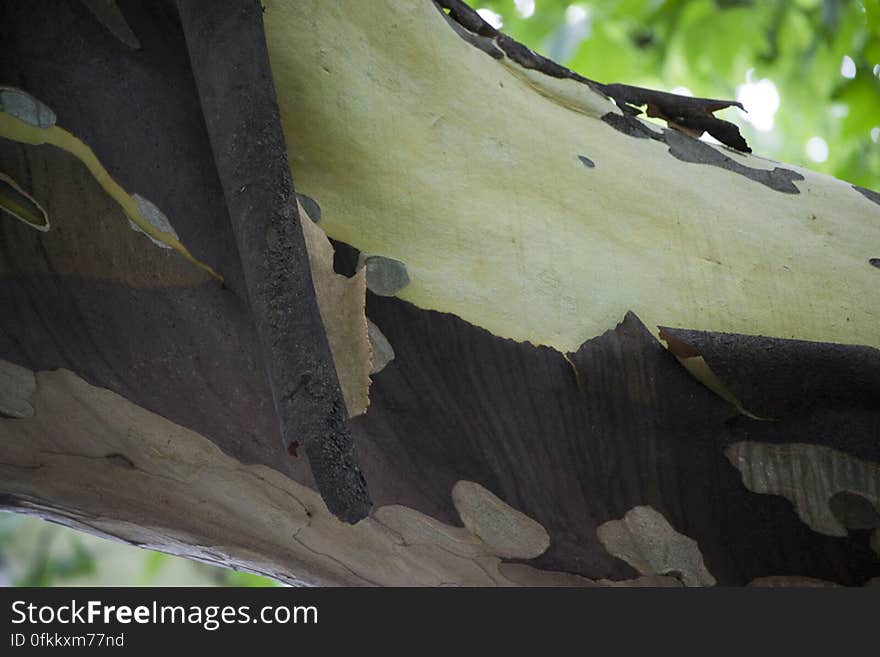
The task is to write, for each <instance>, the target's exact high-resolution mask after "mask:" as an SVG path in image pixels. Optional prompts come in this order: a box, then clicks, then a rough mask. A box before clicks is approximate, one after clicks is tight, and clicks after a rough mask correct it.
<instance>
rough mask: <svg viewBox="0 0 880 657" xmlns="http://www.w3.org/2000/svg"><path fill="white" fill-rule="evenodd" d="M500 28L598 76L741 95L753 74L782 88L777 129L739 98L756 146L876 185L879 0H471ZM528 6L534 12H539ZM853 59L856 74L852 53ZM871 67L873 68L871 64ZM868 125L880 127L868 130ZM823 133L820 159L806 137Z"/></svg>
mask: <svg viewBox="0 0 880 657" xmlns="http://www.w3.org/2000/svg"><path fill="white" fill-rule="evenodd" d="M471 4H472V6H474V7H476V8H485V9H489V10H491V11H493V12H495V13H496V14H497V15H498V16H499V17H500V19H501V20H502V21H503V28H502V29H503V30H504V31H505V32H506V33H508V34H509V35H510V36H512V37H513V38H515V39H517V40H519V41H522V42H523V43H525V44H526V45H528V46H529V47H531V48H532V49H534V50H536V51H538V52H540V53H541V54H543V55H546V56H548V57H551V58H553V59H555V60H556V61H559V62H560V63H562V64H565V65H567V66H568V67H570V68H572V69H573V70H575V71H577V72H578V73H580V74H582V75H584V76H586V77H588V78H591V79H593V80H597V81H599V82H606V83H607V82H623V83H626V84H633V85H637V86H644V87H651V88H655V89H663V90H666V91H671V90H673V89H675V88H677V87H686V88H687V89H689V90H690V91H691V92H692V93H693V95H695V96H703V97H709V98H735V97H736V95H737V88H738V87H739V86H740V85H743V84H744V83H745V82H746V80H747V76H748V77H749V79H750V80H751V81H753V82H757V81H760V80H762V79H765V78H766V79H769V80H771V81H772V82H773V84H774V85H775V86H776V89H777V91H778V94H779V99H780V104H779V109H778V111H777V112H776V114H775V116H774V122H773V129H772V130H769V131H759V130H756V129H755V128H754V127H753V126H751V125H750V124H749V123H747V121H746V115H745V114H742V113H741V112H740V111H739V110H736V109H731V110H727V112H726V114H727V116H726V117H725V118H728V119H729V120H732V121H734V122H736V123H738V124H739V125H741V126H743V133H744V134H745V136H746V139H747V140H748V141H749V143H750V145H751V146H752V148H753V150H754V151H755V153H757V154H759V155H763V156H765V157H769V158H772V159H775V160H781V161H784V162H789V163H792V164H798V165H801V166H804V167H807V168H810V169H813V170H815V171H821V172H824V173H829V174H831V175H834V176H836V177H838V178H841V179H843V180H847V181H850V182H853V183H856V184H859V185H863V186H865V187H868V188H872V189H880V144H878V143H877V142H878V140H880V77H878V73H880V0H860V1H856V0H578V1H575V2H572V1H570V0H471ZM532 12H533V13H532ZM845 56H846V57H849V58H851V60H852V63H854V64H855V72H854V75H853V77H845V76H844V75H843V73H842V70H843V71H844V72H847V73H848V74H852V73H853V71H852V69H851V66H850V65H849V63H848V64H847V67H846V68H848V69H849V70H846V68H843V69H842V65H843V61H844V57H845ZM875 67H876V68H875ZM872 130H873V131H874V134H873V138H872ZM814 137H820V138H821V139H823V140H824V141H825V142H826V143H827V144H828V156H827V160H825V161H824V162H819V161H816V160H814V159H810V158H809V157H808V155H807V151H806V145H807V142H808V141H809V140H810V139H811V138H814Z"/></svg>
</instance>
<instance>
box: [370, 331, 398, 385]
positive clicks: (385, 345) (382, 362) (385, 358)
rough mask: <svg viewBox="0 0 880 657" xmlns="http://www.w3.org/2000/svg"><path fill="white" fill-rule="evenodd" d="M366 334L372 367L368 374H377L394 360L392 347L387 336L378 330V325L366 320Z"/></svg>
mask: <svg viewBox="0 0 880 657" xmlns="http://www.w3.org/2000/svg"><path fill="white" fill-rule="evenodd" d="M367 336H368V337H369V338H370V347H371V348H372V350H373V367H372V368H371V369H370V374H378V373H379V372H381V371H382V370H384V369H385V367H386V366H387V365H388V363H390V362H391V361H392V360H394V348H393V347H392V346H391V343H390V342H388V338H386V337H385V335H384V334H383V333H382V331H380V330H379V327H378V326H376V325H375V324H373V322H371V321H370V320H369V319H368V320H367Z"/></svg>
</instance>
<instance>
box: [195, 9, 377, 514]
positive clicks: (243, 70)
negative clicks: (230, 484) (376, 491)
mask: <svg viewBox="0 0 880 657" xmlns="http://www.w3.org/2000/svg"><path fill="white" fill-rule="evenodd" d="M178 10H179V13H180V18H181V22H182V24H183V30H184V34H185V36H186V42H187V47H188V50H189V54H190V61H191V63H192V69H193V73H194V76H195V79H196V86H197V88H198V91H199V97H200V100H201V106H202V111H203V113H204V117H205V123H206V125H207V128H208V135H209V137H210V141H211V146H212V150H213V152H214V161H215V164H216V166H217V170H218V173H219V175H220V182H221V185H222V187H223V192H224V196H225V199H226V204H227V207H228V209H229V216H230V219H231V221H232V225H233V232H234V233H235V238H236V242H237V244H238V252H239V255H240V258H241V263H242V269H243V271H244V278H245V285H246V288H247V294H248V298H249V301H250V306H251V311H252V314H253V316H254V321H255V324H256V327H257V332H258V335H259V337H260V343H261V346H262V351H263V355H264V358H265V362H266V366H267V368H268V375H269V381H270V386H271V388H272V394H273V397H274V400H275V406H276V410H277V414H278V420H279V423H280V425H281V435H282V440H283V441H284V445H285V447H287V446H289V445H290V443H291V442H293V441H295V440H300V441H302V442H304V444H305V449H306V454H307V455H308V458H309V463H310V465H311V468H312V474H313V475H314V478H315V482H316V484H317V486H318V490H319V492H320V493H321V496H322V497H323V498H324V501H325V503H326V504H327V506H328V508H329V509H330V510H331V511H332V512H333V513H334V514H335V515H336V516H337V517H339V518H340V519H341V520H344V521H346V522H352V523H353V522H357V521H358V520H360V519H362V518H364V517H365V516H366V515H367V514H368V513H369V510H370V507H371V502H370V498H369V494H368V492H367V485H366V480H365V479H364V476H363V474H362V472H361V470H360V468H359V467H358V464H357V459H356V456H355V454H354V444H353V440H352V437H351V433H350V431H349V429H348V427H347V425H346V410H345V403H344V401H343V398H342V392H341V389H340V386H339V382H338V379H337V375H336V370H335V368H334V365H333V359H332V356H331V353H330V347H329V343H328V340H327V336H326V333H325V331H324V327H323V324H322V322H321V318H320V315H319V312H318V306H317V301H316V299H315V293H314V287H313V285H312V278H311V274H310V271H309V261H308V255H307V253H306V247H305V241H304V239H303V235H302V230H301V227H300V226H299V224H298V222H299V221H300V220H301V218H300V216H299V214H298V212H297V207H296V195H295V192H294V188H293V181H292V180H291V177H290V168H289V164H288V160H287V152H286V147H285V143H284V137H283V134H282V131H281V125H280V123H279V110H278V105H277V101H276V97H275V88H274V86H273V82H272V76H271V72H270V68H269V59H268V52H267V50H266V38H265V35H264V33H263V23H262V11H261V8H260V4H259V3H258V2H252V1H249V0H245V1H242V0H223V1H222V2H208V1H199V2H179V3H178ZM220 53H222V55H223V56H222V57H219V56H218V55H219V54H220ZM307 220H308V219H307Z"/></svg>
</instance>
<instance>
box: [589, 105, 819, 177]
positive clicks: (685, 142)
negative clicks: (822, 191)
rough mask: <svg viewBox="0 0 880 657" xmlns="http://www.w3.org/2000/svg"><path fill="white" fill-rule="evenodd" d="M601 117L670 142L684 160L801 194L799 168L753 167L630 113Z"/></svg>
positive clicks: (626, 129)
mask: <svg viewBox="0 0 880 657" xmlns="http://www.w3.org/2000/svg"><path fill="white" fill-rule="evenodd" d="M602 121H604V122H605V123H607V124H608V125H610V126H611V127H612V128H614V129H615V130H617V131H618V132H622V133H623V134H625V135H629V136H630V137H636V138H638V139H651V140H654V141H659V142H662V143H664V144H666V145H667V146H669V154H670V155H672V156H673V157H674V158H676V159H679V160H681V161H682V162H690V163H692V164H707V165H709V166H713V167H718V168H720V169H726V170H728V171H731V172H733V173H736V174H739V175H741V176H744V177H745V178H748V179H749V180H754V181H755V182H757V183H760V184H762V185H764V186H765V187H769V188H770V189H773V190H775V191H777V192H782V193H783V194H800V190H799V189H798V188H797V186H796V185H795V184H794V181H796V180H803V179H804V177H803V176H802V175H801V174H799V173H798V172H797V171H792V170H791V169H783V168H781V167H776V168H775V169H773V170H772V171H767V170H766V169H753V168H752V167H747V166H745V165H744V164H740V163H739V162H737V161H735V160H733V159H732V158H730V157H728V156H727V155H725V154H724V153H722V152H721V151H719V150H718V149H717V148H715V147H713V146H711V145H710V144H707V143H706V142H703V141H700V140H699V139H694V138H693V137H690V136H688V135H685V134H683V133H681V132H678V131H676V130H669V129H664V130H663V131H662V133H661V132H654V131H653V130H651V129H650V128H648V127H647V126H646V125H644V124H643V123H642V122H641V121H639V120H638V119H636V118H633V117H631V116H626V115H623V114H614V113H613V112H609V113H608V114H606V115H604V116H603V117H602Z"/></svg>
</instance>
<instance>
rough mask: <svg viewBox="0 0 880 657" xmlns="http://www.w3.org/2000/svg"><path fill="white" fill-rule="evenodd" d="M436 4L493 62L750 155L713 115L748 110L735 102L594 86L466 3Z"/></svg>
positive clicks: (729, 126) (443, 0)
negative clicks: (589, 92)
mask: <svg viewBox="0 0 880 657" xmlns="http://www.w3.org/2000/svg"><path fill="white" fill-rule="evenodd" d="M435 4H437V5H438V6H439V7H441V8H443V9H447V10H448V11H449V13H448V14H446V12H442V9H441V12H442V13H443V14H444V16H446V17H447V20H448V22H449V23H450V25H452V27H453V29H454V30H455V32H456V33H457V34H458V35H459V36H461V37H462V38H463V39H464V40H465V41H467V42H468V43H470V44H471V45H473V46H475V47H477V48H479V49H480V50H482V51H483V52H485V53H487V54H488V55H490V56H492V57H494V58H495V59H500V57H501V53H500V52H499V49H500V50H501V51H503V52H504V54H506V55H507V56H508V57H510V59H512V60H513V61H515V62H516V63H517V64H519V65H520V66H522V67H524V68H528V69H534V70H536V71H540V72H542V73H544V74H546V75H549V76H551V77H554V78H569V79H572V80H576V81H577V82H580V83H582V84H586V85H587V86H589V87H590V88H592V89H593V90H594V91H597V92H599V93H601V94H604V95H606V96H608V97H609V98H611V99H612V100H613V101H614V102H615V104H616V105H617V106H618V107H619V108H620V110H621V111H622V112H623V113H624V114H625V115H627V116H637V115H639V114H641V113H642V110H641V109H638V107H645V108H646V110H645V111H646V113H647V115H648V116H650V117H656V118H660V119H663V120H665V121H666V123H667V125H668V126H669V127H670V128H674V129H676V130H679V131H680V132H683V133H685V134H687V135H690V136H692V137H694V138H699V137H700V136H701V135H702V134H703V133H704V132H708V133H709V134H710V135H712V136H713V137H715V139H717V140H718V141H720V142H721V143H722V144H725V145H727V146H730V147H731V148H735V149H736V150H738V151H742V152H745V153H751V152H752V149H751V148H749V145H748V144H747V143H746V140H745V138H744V137H743V136H742V134H741V133H740V131H739V127H737V125H736V124H734V123H731V122H730V121H725V120H723V119H719V118H717V117H716V116H714V114H713V113H714V112H717V111H718V110H722V109H725V108H728V107H739V108H740V109H742V110H744V109H745V108H744V107H743V106H742V104H741V103H739V102H737V101H733V100H715V99H712V98H693V97H690V96H680V95H678V94H671V93H668V92H665V91H656V90H654V89H645V88H643V87H633V86H631V85H628V84H619V83H612V84H603V83H601V82H596V81H595V80H591V79H589V78H586V77H584V76H582V75H579V74H578V73H575V72H574V71H572V70H571V69H568V68H566V67H565V66H561V65H560V64H557V63H556V62H554V61H553V60H551V59H547V58H546V57H544V56H542V55H539V54H538V53H536V52H535V51H533V50H531V49H530V48H528V47H527V46H525V45H523V44H522V43H519V42H518V41H516V40H514V39H512V38H510V37H509V36H507V35H506V34H504V33H503V32H499V31H498V30H497V29H495V28H494V27H492V26H491V25H489V23H487V22H486V21H485V20H483V18H482V17H481V16H480V15H479V14H478V13H477V12H476V11H475V10H474V9H472V8H471V7H470V6H468V5H467V4H466V3H465V2H463V1H462V0H435ZM637 106H638V107H637Z"/></svg>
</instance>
